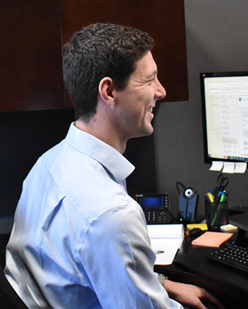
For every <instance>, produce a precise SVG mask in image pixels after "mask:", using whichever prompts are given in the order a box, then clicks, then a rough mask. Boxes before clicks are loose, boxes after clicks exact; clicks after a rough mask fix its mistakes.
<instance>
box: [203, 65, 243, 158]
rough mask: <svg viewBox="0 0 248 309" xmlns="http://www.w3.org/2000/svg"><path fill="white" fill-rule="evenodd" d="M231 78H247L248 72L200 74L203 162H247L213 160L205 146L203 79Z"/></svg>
mask: <svg viewBox="0 0 248 309" xmlns="http://www.w3.org/2000/svg"><path fill="white" fill-rule="evenodd" d="M232 76H247V77H248V71H234V72H232V71H231V72H224V71H222V72H202V73H200V91H201V108H202V127H203V147H204V162H205V163H210V164H211V163H212V162H213V161H223V162H248V158H247V160H236V159H226V158H215V157H209V156H208V144H207V121H206V108H205V106H206V101H205V88H204V79H205V78H206V77H232Z"/></svg>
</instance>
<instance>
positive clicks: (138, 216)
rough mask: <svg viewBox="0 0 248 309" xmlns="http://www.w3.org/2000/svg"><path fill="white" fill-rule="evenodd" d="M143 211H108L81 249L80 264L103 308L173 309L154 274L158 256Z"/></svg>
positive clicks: (131, 207)
mask: <svg viewBox="0 0 248 309" xmlns="http://www.w3.org/2000/svg"><path fill="white" fill-rule="evenodd" d="M139 208H140V207H139V206H138V205H137V206H136V205H134V206H122V207H117V208H115V209H111V210H109V211H107V212H106V213H104V214H103V215H102V216H101V217H100V218H98V219H97V220H96V221H95V222H94V223H93V224H92V226H91V227H90V229H89V230H88V233H87V236H86V238H85V239H84V240H83V242H82V245H81V247H80V250H79V259H80V262H81V263H82V266H83V267H84V272H85V273H86V274H87V276H88V278H89V282H90V285H91V287H90V288H91V289H93V290H94V292H95V293H96V295H97V297H98V299H99V302H100V303H101V305H102V307H103V308H120V306H121V308H123V309H131V308H146V309H149V308H164V309H167V308H171V305H170V299H169V297H168V294H167V292H166V291H165V289H164V288H163V287H162V286H161V284H160V283H159V281H158V279H157V275H156V274H155V273H154V272H153V266H154V261H155V255H154V253H153V251H152V250H151V247H150V240H149V236H148V233H147V228H146V224H145V222H144V219H143V215H142V210H140V209H139ZM178 308H180V307H178Z"/></svg>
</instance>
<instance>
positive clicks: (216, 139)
mask: <svg viewBox="0 0 248 309" xmlns="http://www.w3.org/2000/svg"><path fill="white" fill-rule="evenodd" d="M200 80H201V94H202V114H203V134H204V152H205V162H206V163H211V162H212V161H215V160H216V161H218V160H221V161H234V162H237V161H238V162H242V161H243V162H244V161H248V72H229V73H223V72H217V73H200Z"/></svg>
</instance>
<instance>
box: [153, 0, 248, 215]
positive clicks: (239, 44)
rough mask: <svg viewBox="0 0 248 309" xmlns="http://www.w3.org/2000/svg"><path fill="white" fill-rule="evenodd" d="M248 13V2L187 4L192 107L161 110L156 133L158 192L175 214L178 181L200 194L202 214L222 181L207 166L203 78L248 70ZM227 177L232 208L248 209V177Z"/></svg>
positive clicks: (223, 0)
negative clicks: (208, 194) (204, 74)
mask: <svg viewBox="0 0 248 309" xmlns="http://www.w3.org/2000/svg"><path fill="white" fill-rule="evenodd" d="M247 12H248V2H247V0H214V1H213V0H185V19H186V39H187V59H188V82H189V101H185V102H173V103H172V102H171V103H163V104H160V105H159V107H158V110H157V115H156V120H155V133H154V134H155V145H156V148H155V149H156V160H157V175H158V176H157V177H158V180H157V181H158V191H159V192H163V191H167V192H169V193H170V195H171V207H172V212H173V213H174V214H176V210H177V209H176V208H177V201H178V194H177V190H176V182H177V181H181V182H183V183H184V184H185V185H186V186H188V187H193V188H195V189H196V190H197V192H198V193H199V204H198V214H202V213H203V212H204V203H203V198H202V194H203V192H204V191H206V190H207V189H208V188H211V187H213V186H214V185H215V182H216V178H217V176H218V175H219V173H218V172H210V171H209V167H210V165H209V164H205V163H204V156H203V139H202V136H203V133H202V115H201V98H200V80H199V73H200V72H204V71H205V72H208V71H210V72H211V71H242V70H248V59H247V58H248V18H247ZM178 76H179V77H180V72H178ZM164 86H165V88H166V85H164ZM227 176H228V177H229V180H230V182H229V186H228V190H229V207H233V206H236V205H239V204H242V205H248V190H247V185H248V172H246V173H245V174H242V175H238V174H227Z"/></svg>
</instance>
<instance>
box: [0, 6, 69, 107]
mask: <svg viewBox="0 0 248 309" xmlns="http://www.w3.org/2000/svg"><path fill="white" fill-rule="evenodd" d="M59 8H60V5H59V0H35V1H33V0H22V1H20V0H1V5H0V29H1V31H0V42H1V49H0V68H1V70H0V83H1V91H0V110H1V111H23V110H36V109H51V108H62V107H64V90H63V81H62V68H61V52H60V51H61V38H60V10H59Z"/></svg>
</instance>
